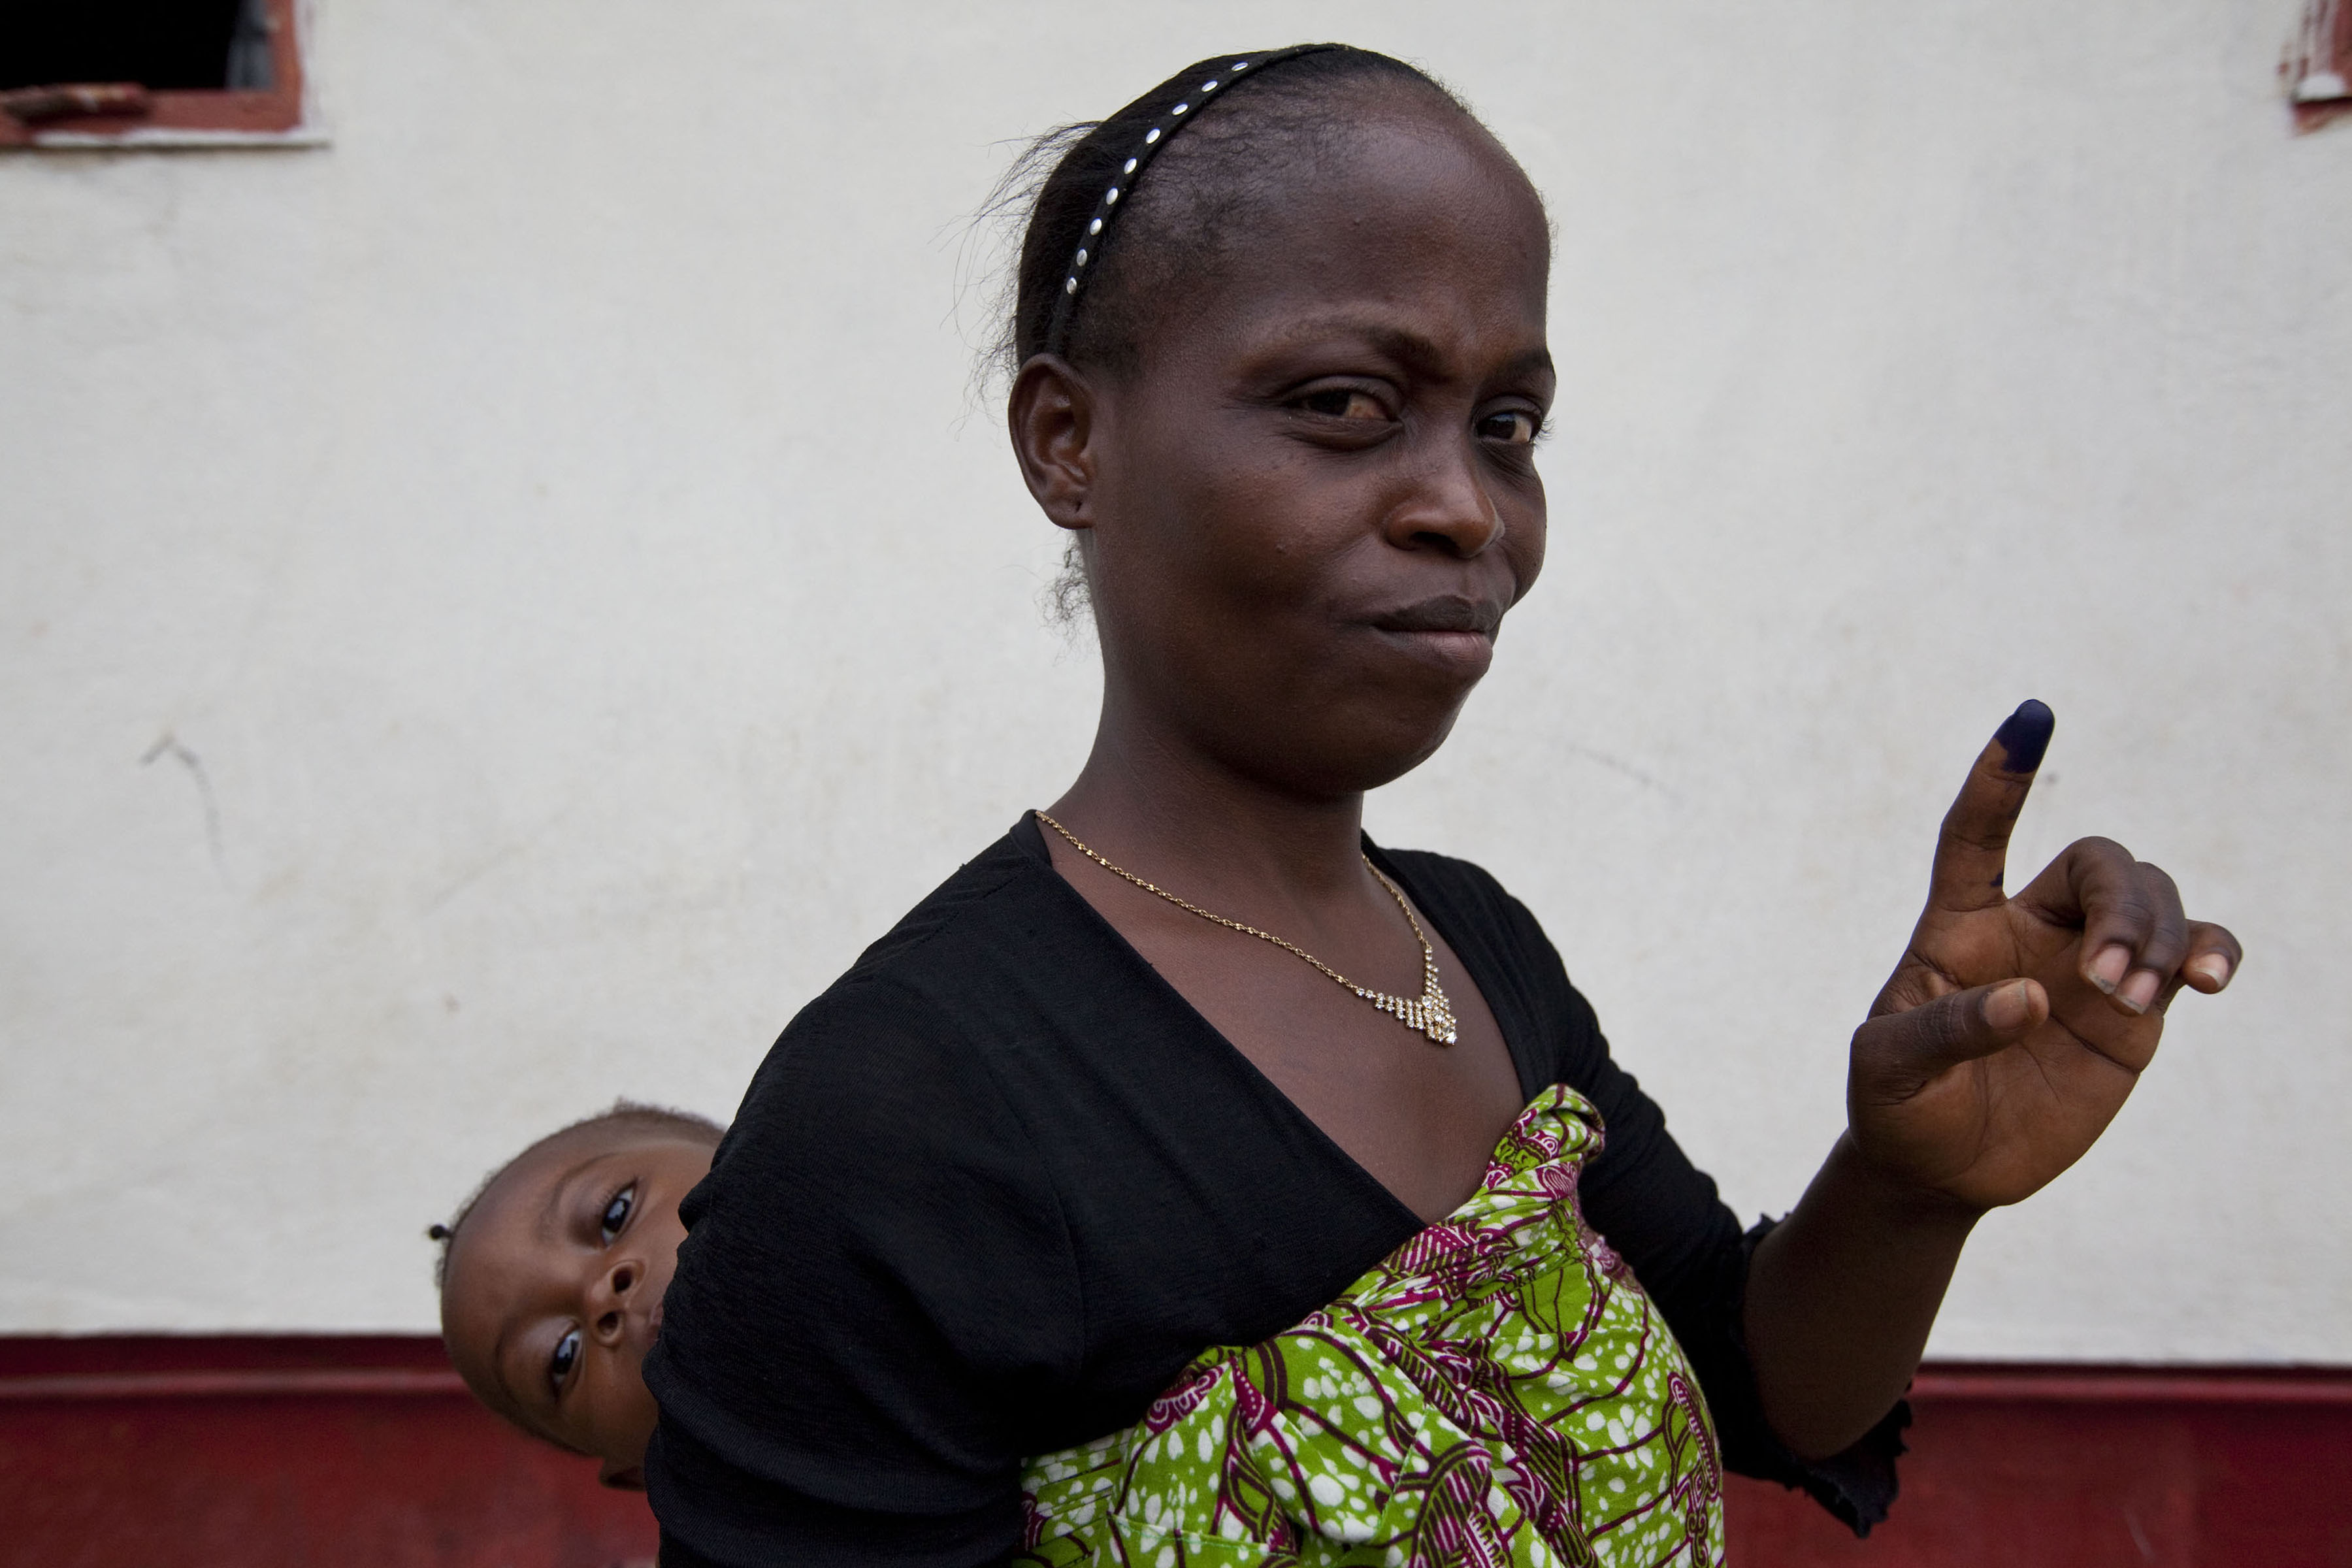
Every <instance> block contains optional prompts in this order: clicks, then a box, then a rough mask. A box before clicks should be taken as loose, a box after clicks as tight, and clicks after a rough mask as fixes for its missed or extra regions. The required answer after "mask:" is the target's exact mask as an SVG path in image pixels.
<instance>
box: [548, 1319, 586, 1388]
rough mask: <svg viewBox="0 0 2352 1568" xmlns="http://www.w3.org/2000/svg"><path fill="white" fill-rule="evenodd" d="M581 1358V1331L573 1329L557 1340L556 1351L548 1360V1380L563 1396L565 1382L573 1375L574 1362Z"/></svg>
mask: <svg viewBox="0 0 2352 1568" xmlns="http://www.w3.org/2000/svg"><path fill="white" fill-rule="evenodd" d="M579 1359H580V1331H579V1330H578V1329H572V1330H569V1331H566V1332H565V1333H564V1336H563V1337H562V1339H560V1340H558V1341H556V1342H555V1353H554V1354H553V1355H551V1356H550V1357H549V1358H548V1361H547V1381H548V1382H549V1383H550V1384H552V1385H553V1387H554V1389H555V1392H556V1394H557V1395H558V1396H559V1397H561V1396H562V1393H563V1384H564V1383H565V1381H566V1380H567V1379H569V1378H570V1377H571V1376H572V1364H573V1363H575V1362H577V1361H579Z"/></svg>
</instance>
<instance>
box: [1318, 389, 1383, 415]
mask: <svg viewBox="0 0 2352 1568" xmlns="http://www.w3.org/2000/svg"><path fill="white" fill-rule="evenodd" d="M1298 406H1299V407H1301V408H1304V409H1306V410H1307V412H1308V413H1309V414H1320V415H1323V416H1326V417H1328V418H1332V419H1385V418H1387V417H1388V416H1389V411H1388V410H1387V409H1385V408H1382V407H1381V402H1380V399H1379V398H1377V397H1374V396H1373V395H1371V394H1370V393H1369V392H1360V391H1358V390H1357V389H1356V388H1354V387H1352V386H1334V387H1329V388H1327V389H1326V390H1324V391H1322V392H1310V393H1308V394H1307V395H1306V396H1304V397H1302V398H1300V399H1299V400H1298Z"/></svg>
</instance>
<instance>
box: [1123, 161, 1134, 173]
mask: <svg viewBox="0 0 2352 1568" xmlns="http://www.w3.org/2000/svg"><path fill="white" fill-rule="evenodd" d="M1122 173H1125V174H1133V173H1135V160H1134V159H1132V158H1129V160H1128V161H1127V167H1126V169H1125V170H1123V171H1122Z"/></svg>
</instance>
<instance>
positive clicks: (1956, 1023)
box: [1919, 992, 1969, 1056]
mask: <svg viewBox="0 0 2352 1568" xmlns="http://www.w3.org/2000/svg"><path fill="white" fill-rule="evenodd" d="M1965 998H1966V993H1964V992H1960V993H1955V994H1952V995H1949V996H1945V997H1941V998H1939V999H1938V1000H1937V1001H1936V1002H1935V1003H1934V1004H1933V1005H1929V1006H1927V1007H1923V1008H1921V1009H1920V1012H1921V1014H1922V1016H1921V1017H1920V1019H1919V1031H1920V1041H1919V1043H1920V1044H1921V1045H1923V1046H1925V1047H1927V1049H1928V1050H1930V1051H1932V1052H1934V1053H1935V1054H1936V1055H1937V1056H1942V1055H1945V1054H1946V1053H1948V1052H1949V1051H1951V1050H1953V1049H1955V1048H1956V1047H1958V1046H1959V1045H1960V1044H1961V1043H1962V1042H1964V1041H1965V1040H1967V1038H1968V1037H1969V1004H1968V1002H1967V1000H1966V999H1965Z"/></svg>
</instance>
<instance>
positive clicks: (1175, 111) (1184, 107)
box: [1168, 103, 1192, 114]
mask: <svg viewBox="0 0 2352 1568" xmlns="http://www.w3.org/2000/svg"><path fill="white" fill-rule="evenodd" d="M1190 108H1192V105H1191V104H1189V103H1180V104H1178V105H1177V106H1176V107H1175V108H1173V109H1171V110H1169V111H1168V112H1169V113H1171V114H1181V113H1183V112H1184V111H1185V110H1188V109H1190Z"/></svg>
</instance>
